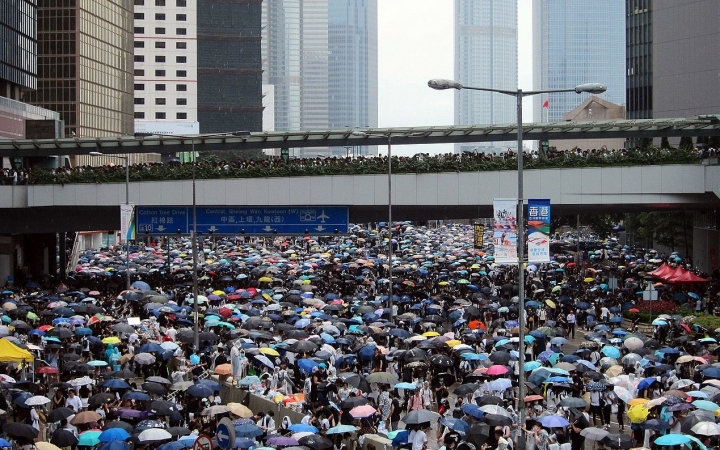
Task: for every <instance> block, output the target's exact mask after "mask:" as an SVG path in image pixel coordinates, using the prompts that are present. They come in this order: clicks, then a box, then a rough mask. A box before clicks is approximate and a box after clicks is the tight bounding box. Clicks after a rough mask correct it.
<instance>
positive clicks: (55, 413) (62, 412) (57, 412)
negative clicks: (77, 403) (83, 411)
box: [47, 407, 75, 447]
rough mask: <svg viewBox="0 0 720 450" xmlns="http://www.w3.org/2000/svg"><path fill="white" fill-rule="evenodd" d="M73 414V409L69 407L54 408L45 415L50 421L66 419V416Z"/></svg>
mask: <svg viewBox="0 0 720 450" xmlns="http://www.w3.org/2000/svg"><path fill="white" fill-rule="evenodd" d="M73 414H75V411H74V410H73V409H71V408H64V407H60V408H55V409H53V410H52V412H50V414H48V415H47V420H48V422H50V423H53V422H60V421H61V420H64V419H67V418H68V417H70V416H72V415H73ZM63 447H65V446H63Z"/></svg>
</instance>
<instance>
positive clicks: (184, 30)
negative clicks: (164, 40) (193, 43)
mask: <svg viewBox="0 0 720 450" xmlns="http://www.w3.org/2000/svg"><path fill="white" fill-rule="evenodd" d="M175 34H177V35H178V36H185V35H186V34H187V28H175Z"/></svg>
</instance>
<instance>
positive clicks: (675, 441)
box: [655, 434, 690, 445]
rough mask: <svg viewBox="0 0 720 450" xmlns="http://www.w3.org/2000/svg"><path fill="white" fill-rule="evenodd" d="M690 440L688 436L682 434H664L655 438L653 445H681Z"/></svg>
mask: <svg viewBox="0 0 720 450" xmlns="http://www.w3.org/2000/svg"><path fill="white" fill-rule="evenodd" d="M688 442H690V438H689V437H688V436H685V435H683V434H666V435H665V436H660V437H659V438H657V439H655V445H683V444H687V443H688Z"/></svg>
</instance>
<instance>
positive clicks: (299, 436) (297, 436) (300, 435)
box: [291, 431, 315, 441]
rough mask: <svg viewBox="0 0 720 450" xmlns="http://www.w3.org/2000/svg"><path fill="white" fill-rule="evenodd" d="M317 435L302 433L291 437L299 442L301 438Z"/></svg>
mask: <svg viewBox="0 0 720 450" xmlns="http://www.w3.org/2000/svg"><path fill="white" fill-rule="evenodd" d="M314 434H315V433H310V432H308V431H301V432H299V433H295V434H293V435H292V436H291V437H292V438H293V439H295V440H296V441H299V440H300V439H301V438H304V437H305V436H312V435H314Z"/></svg>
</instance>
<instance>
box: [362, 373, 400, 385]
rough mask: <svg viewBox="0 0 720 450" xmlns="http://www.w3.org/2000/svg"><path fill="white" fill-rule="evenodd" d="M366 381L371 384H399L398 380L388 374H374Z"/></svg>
mask: <svg viewBox="0 0 720 450" xmlns="http://www.w3.org/2000/svg"><path fill="white" fill-rule="evenodd" d="M365 379H366V380H367V381H368V382H369V383H380V384H396V383H397V382H398V379H397V378H395V376H393V375H392V374H390V373H388V372H373V373H371V374H370V375H368V376H367V377H365Z"/></svg>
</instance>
